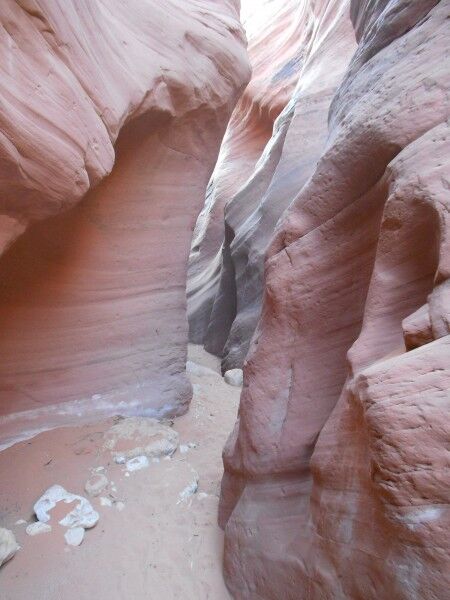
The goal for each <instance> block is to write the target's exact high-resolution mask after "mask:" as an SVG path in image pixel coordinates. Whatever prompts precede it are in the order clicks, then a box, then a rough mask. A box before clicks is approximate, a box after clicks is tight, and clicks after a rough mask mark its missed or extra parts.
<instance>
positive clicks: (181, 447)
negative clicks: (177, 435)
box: [178, 444, 189, 454]
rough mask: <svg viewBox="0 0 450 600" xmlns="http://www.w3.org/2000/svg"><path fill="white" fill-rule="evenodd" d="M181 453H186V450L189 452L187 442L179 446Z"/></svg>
mask: <svg viewBox="0 0 450 600" xmlns="http://www.w3.org/2000/svg"><path fill="white" fill-rule="evenodd" d="M178 449H179V451H180V454H186V452H188V450H189V446H187V445H186V444H180V445H179V447H178Z"/></svg>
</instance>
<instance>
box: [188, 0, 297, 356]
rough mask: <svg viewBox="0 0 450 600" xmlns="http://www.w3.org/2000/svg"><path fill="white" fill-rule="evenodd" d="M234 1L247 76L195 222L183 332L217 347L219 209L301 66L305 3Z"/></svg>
mask: <svg viewBox="0 0 450 600" xmlns="http://www.w3.org/2000/svg"><path fill="white" fill-rule="evenodd" d="M242 4H243V22H244V26H245V27H246V33H247V37H248V53H249V59H250V63H251V65H252V77H251V81H250V83H249V85H248V86H247V88H246V90H245V92H244V94H243V95H242V98H241V99H240V101H239V103H238V104H237V106H236V109H235V110H234V112H233V115H232V117H231V120H230V123H229V125H228V128H227V132H226V135H225V138H224V140H223V143H222V145H221V149H220V155H219V158H218V161H217V164H216V167H215V169H214V173H213V176H212V177H211V181H210V182H209V185H208V189H207V194H206V202H205V206H204V208H203V210H202V212H201V214H200V216H199V218H198V220H197V224H196V226H195V231H194V236H193V241H192V248H191V254H190V259H189V273H188V285H187V296H188V318H189V328H190V333H189V335H190V340H191V341H192V342H194V343H203V342H206V348H207V350H208V351H209V352H213V353H215V354H217V355H219V354H220V352H221V350H222V348H223V345H224V343H225V340H226V335H225V337H224V332H227V331H228V329H229V327H230V325H231V322H232V320H233V318H234V315H235V310H236V307H235V304H234V302H233V300H234V299H233V297H231V296H230V297H229V301H228V302H227V303H224V305H223V306H222V307H221V310H220V311H216V313H215V315H212V314H211V312H212V310H213V304H214V299H215V296H216V294H217V291H218V286H219V283H220V277H221V269H222V260H224V261H227V258H228V257H227V256H226V255H225V256H222V246H223V244H224V243H225V244H228V243H230V241H231V240H229V239H228V238H229V235H230V233H231V232H230V231H229V230H228V228H227V225H226V224H224V209H225V206H226V205H227V204H228V203H229V202H230V201H231V200H232V199H233V197H234V196H235V194H236V193H237V192H238V190H239V189H240V188H241V187H242V186H243V185H244V184H245V182H246V180H247V179H248V178H249V177H250V176H251V175H252V173H253V172H254V170H255V166H256V164H257V162H258V160H259V159H260V157H261V154H262V153H263V151H264V148H265V146H266V144H267V142H268V141H269V139H270V137H271V135H272V130H273V125H274V121H275V120H276V118H277V117H278V115H279V114H280V112H281V111H282V110H283V109H284V107H285V106H286V104H287V103H288V102H289V99H290V97H291V95H292V92H293V90H294V88H295V85H296V83H297V79H298V73H299V71H300V69H301V45H302V40H303V37H304V36H303V35H302V21H303V18H304V13H305V11H307V6H306V3H301V2H300V3H299V2H298V0H279V1H276V2H273V1H272V0H261V1H260V2H257V3H253V2H247V3H244V2H243V3H242ZM250 204H251V202H250ZM250 204H249V205H248V207H247V208H248V209H250ZM241 216H242V215H241ZM224 240H225V242H224ZM208 327H209V328H210V329H211V333H210V334H208V331H207V330H208Z"/></svg>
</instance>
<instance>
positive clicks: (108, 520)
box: [0, 346, 240, 600]
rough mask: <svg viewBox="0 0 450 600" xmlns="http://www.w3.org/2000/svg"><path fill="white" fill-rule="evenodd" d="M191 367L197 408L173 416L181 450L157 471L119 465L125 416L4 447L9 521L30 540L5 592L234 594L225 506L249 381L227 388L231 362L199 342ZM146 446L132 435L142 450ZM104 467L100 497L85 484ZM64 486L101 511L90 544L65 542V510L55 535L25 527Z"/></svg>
mask: <svg viewBox="0 0 450 600" xmlns="http://www.w3.org/2000/svg"><path fill="white" fill-rule="evenodd" d="M188 371H190V375H189V376H190V379H191V381H192V384H193V387H194V396H193V400H192V404H191V408H190V410H189V413H188V414H186V415H185V416H183V417H179V418H177V419H176V421H175V423H174V424H173V430H176V431H177V432H178V434H179V439H178V445H177V449H176V450H175V452H174V453H173V454H172V455H171V456H170V457H166V458H164V457H161V458H160V459H155V462H152V461H151V462H150V465H149V466H147V467H146V468H143V469H141V470H136V471H128V470H127V467H126V465H124V464H122V465H121V464H116V463H115V462H114V460H113V457H112V453H111V451H110V450H109V449H107V448H105V440H107V438H108V430H110V428H111V426H113V424H114V422H115V423H117V420H114V419H109V420H106V421H104V422H99V423H95V424H92V425H84V426H81V427H64V428H59V429H54V430H52V431H48V432H44V433H41V434H40V435H38V436H36V437H34V438H33V439H32V440H30V441H27V442H22V443H20V444H16V445H15V446H13V447H11V448H9V449H8V450H5V451H3V452H1V453H0V473H1V485H0V515H1V522H2V525H3V526H4V527H7V528H8V529H10V530H12V531H13V532H14V534H15V536H16V539H17V541H18V543H19V545H20V546H21V549H20V551H19V552H17V554H16V556H15V557H14V560H11V561H9V562H8V563H6V564H5V565H3V567H2V569H1V572H0V597H1V599H2V600H31V599H33V600H61V599H62V598H64V600H72V599H73V600H75V599H83V600H88V599H91V598H96V599H97V600H124V599H125V598H130V599H133V600H160V599H162V598H167V599H170V600H172V599H173V600H175V599H180V600H182V599H189V600H200V599H201V600H207V599H209V600H226V599H228V598H230V596H229V594H228V592H227V590H226V587H225V583H224V581H223V577H222V554H223V532H222V530H221V529H220V528H219V526H218V525H217V507H218V502H219V492H220V480H221V477H222V472H223V467H222V460H221V453H222V447H223V445H224V443H225V440H226V437H227V434H228V432H229V431H230V430H231V429H232V427H233V423H234V420H235V418H236V411H237V405H238V401H239V394H240V388H239V387H234V386H231V385H228V384H226V383H225V382H224V380H223V379H222V377H221V375H220V366H219V360H218V359H216V358H215V357H213V356H211V355H209V354H207V353H206V352H205V351H204V350H203V349H202V348H200V347H198V346H190V348H189V362H188ZM140 442H142V439H141V438H139V436H137V437H135V438H134V439H132V440H129V443H130V444H131V446H130V447H132V446H133V445H136V446H137V445H138V443H140ZM101 467H103V469H101V470H99V469H100V468H101ZM93 472H97V473H101V474H105V476H106V478H107V479H108V484H107V486H106V487H105V488H104V489H102V491H101V492H100V493H99V494H98V496H95V497H90V496H89V495H88V494H87V493H86V490H85V484H86V481H88V480H89V478H90V477H92V474H93ZM54 484H59V485H62V486H63V487H64V488H65V489H66V490H68V491H70V492H72V493H75V494H79V495H81V496H85V497H87V498H89V500H90V501H91V503H92V506H93V508H94V509H95V510H96V511H97V512H98V513H99V521H98V523H97V525H96V526H95V527H94V528H93V529H91V530H86V534H85V538H84V540H83V543H82V544H81V546H79V547H71V546H68V545H67V544H66V543H65V539H64V532H65V531H66V529H65V528H64V527H62V526H60V525H58V522H57V519H58V518H62V516H63V514H62V513H61V514H58V515H54V514H53V513H52V512H50V514H51V521H50V522H51V524H52V531H51V532H48V533H43V534H40V535H36V536H29V535H27V534H26V532H25V530H26V527H27V525H28V524H29V523H31V522H33V505H34V503H35V502H36V500H37V499H38V498H39V496H40V495H41V494H42V493H43V491H44V490H46V489H47V488H48V487H50V486H51V485H54ZM58 509H59V511H61V507H60V506H59V507H58ZM54 510H55V512H56V511H57V509H54ZM64 510H65V511H66V512H67V510H68V509H66V508H65V509H64ZM22 519H23V520H24V521H26V522H22V521H21V520H22Z"/></svg>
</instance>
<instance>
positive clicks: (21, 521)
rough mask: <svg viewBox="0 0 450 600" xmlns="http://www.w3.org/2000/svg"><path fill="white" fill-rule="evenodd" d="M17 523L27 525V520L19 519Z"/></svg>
mask: <svg viewBox="0 0 450 600" xmlns="http://www.w3.org/2000/svg"><path fill="white" fill-rule="evenodd" d="M15 524H16V525H26V524H27V522H26V521H25V519H19V520H18V521H16V523H15Z"/></svg>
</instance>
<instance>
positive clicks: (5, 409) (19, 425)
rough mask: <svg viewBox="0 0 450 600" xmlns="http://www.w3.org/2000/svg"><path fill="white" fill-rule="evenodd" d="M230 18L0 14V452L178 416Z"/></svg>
mask: <svg viewBox="0 0 450 600" xmlns="http://www.w3.org/2000/svg"><path fill="white" fill-rule="evenodd" d="M238 8H239V7H238V3H237V2H235V1H234V0H220V2H217V1H216V0H215V1H214V2H213V1H211V0H205V1H202V2H198V1H195V2H194V1H190V0H189V1H185V0H184V1H183V2H175V1H171V2H165V3H160V2H157V1H156V0H145V1H142V0H139V1H137V0H136V1H134V0H133V2H131V3H130V2H129V1H127V2H125V1H122V0H114V2H110V1H108V2H104V1H103V0H95V1H84V0H80V1H78V0H77V1H76V2H71V1H67V0H64V1H61V2H59V1H58V2H56V1H51V2H50V1H49V2H47V1H39V2H37V1H36V2H35V1H34V0H31V1H29V0H27V1H26V2H25V0H19V1H17V2H16V1H13V0H5V2H3V3H2V6H1V8H0V22H1V23H2V27H1V29H0V47H1V54H2V61H1V64H0V77H1V80H2V86H1V90H0V97H1V103H0V167H1V176H0V197H1V201H0V202H1V205H0V212H1V213H2V216H1V217H0V229H1V235H0V242H1V243H2V246H3V248H7V247H8V245H9V244H10V243H11V242H12V241H13V240H14V239H15V238H16V237H17V236H18V235H19V234H20V233H23V232H24V231H25V230H26V229H27V227H28V229H27V231H26V232H25V233H24V234H23V235H22V237H21V238H20V239H19V240H18V241H17V242H16V243H15V244H13V245H12V246H11V247H10V248H9V250H8V251H7V252H6V253H5V254H4V255H3V256H2V258H1V259H0V279H1V281H2V287H1V289H0V323H1V327H0V329H1V336H0V355H1V356H2V360H1V361H0V382H1V383H0V415H1V417H0V419H1V420H0V438H1V440H2V442H3V443H7V442H8V439H12V438H13V437H14V436H16V435H18V434H20V435H24V434H26V433H28V434H29V433H31V432H32V431H33V430H36V429H39V428H41V427H48V426H51V425H55V424H57V423H65V422H70V421H72V420H73V419H75V418H76V419H79V418H82V417H88V416H91V417H92V416H93V415H94V414H104V413H112V412H114V413H115V412H126V413H130V412H133V413H139V414H159V415H162V414H179V413H180V412H183V411H184V410H186V408H187V405H188V402H189V399H190V394H191V390H190V385H189V383H188V382H187V379H186V378H185V374H184V371H185V359H186V343H187V323H186V316H185V310H186V307H185V304H186V300H185V280H186V268H187V259H188V252H189V245H190V238H191V234H192V229H193V227H194V224H195V220H196V217H197V214H198V212H199V210H200V209H201V205H202V203H203V199H204V194H205V188H206V184H207V181H208V179H209V177H210V174H211V171H212V169H213V166H214V163H215V160H216V158H217V154H218V150H219V145H220V142H221V138H222V136H223V134H224V131H225V127H226V124H227V121H228V119H229V115H230V113H231V110H232V108H233V107H234V104H235V103H236V101H237V99H238V96H239V93H240V92H241V90H242V88H243V86H245V84H246V83H247V81H248V77H249V67H248V62H247V57H246V52H245V38H244V36H243V32H242V29H241V26H240V23H239V17H238ZM116 140H117V142H116ZM114 144H115V147H114ZM109 173H110V175H109V176H108V177H106V176H107V175H108V174H109Z"/></svg>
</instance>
